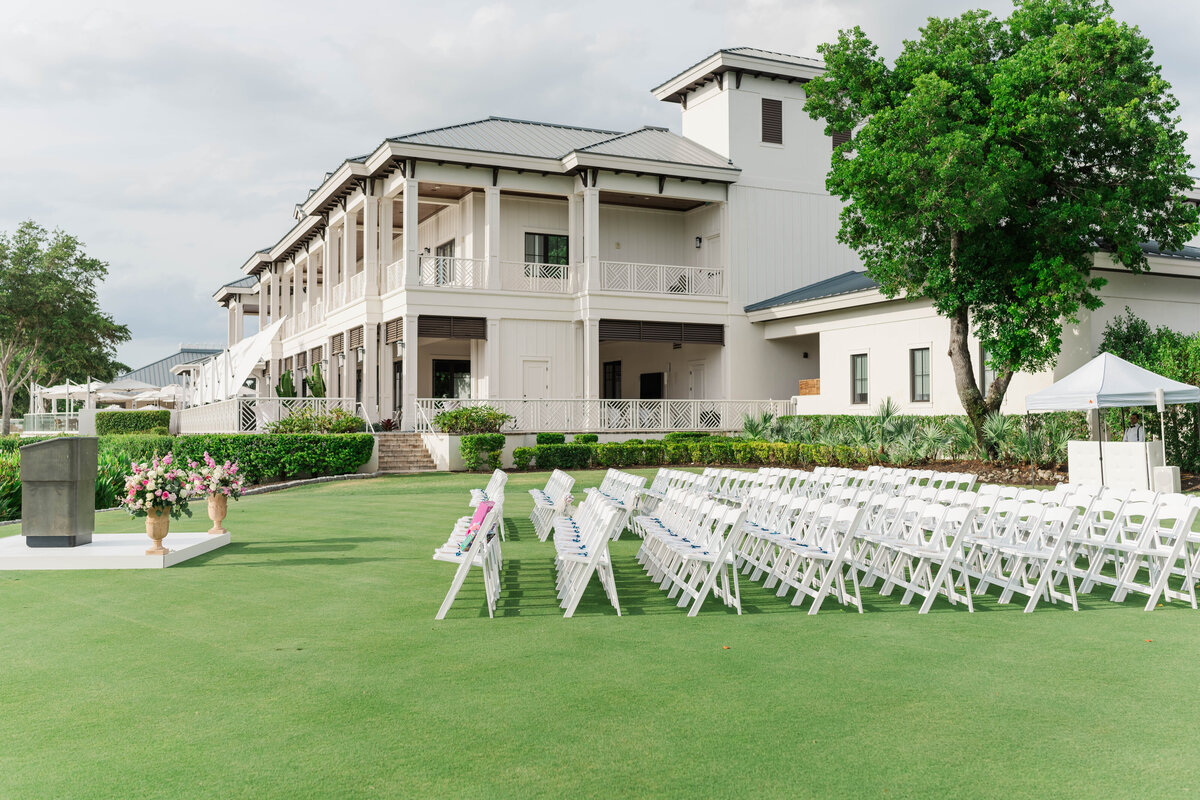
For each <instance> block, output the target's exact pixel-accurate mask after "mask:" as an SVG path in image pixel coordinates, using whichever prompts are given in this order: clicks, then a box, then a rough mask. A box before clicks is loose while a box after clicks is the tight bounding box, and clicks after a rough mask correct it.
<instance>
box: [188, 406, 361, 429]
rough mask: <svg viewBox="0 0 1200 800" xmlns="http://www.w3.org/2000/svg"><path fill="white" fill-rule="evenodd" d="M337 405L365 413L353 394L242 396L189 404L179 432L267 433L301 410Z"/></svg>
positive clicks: (325, 409) (326, 409) (320, 411)
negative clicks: (275, 425) (274, 424)
mask: <svg viewBox="0 0 1200 800" xmlns="http://www.w3.org/2000/svg"><path fill="white" fill-rule="evenodd" d="M335 408H340V409H342V410H343V411H349V412H350V413H355V412H356V411H358V413H359V416H362V415H363V412H362V409H361V406H360V405H359V403H358V402H357V401H355V399H354V398H353V397H241V398H237V399H234V400H221V401H220V402H217V403H205V404H204V405H199V406H190V407H188V408H185V409H183V411H181V412H180V414H179V431H180V433H264V432H265V431H266V430H267V427H268V426H269V425H270V424H271V423H272V422H278V421H279V420H282V419H285V418H287V417H290V416H291V415H292V414H295V413H296V412H298V411H312V412H314V413H317V414H326V413H328V412H330V411H332V410H333V409H335Z"/></svg>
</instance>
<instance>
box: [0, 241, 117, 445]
mask: <svg viewBox="0 0 1200 800" xmlns="http://www.w3.org/2000/svg"><path fill="white" fill-rule="evenodd" d="M107 274H108V265H107V264H105V263H104V262H103V261H100V260H99V259H96V258H93V257H91V256H89V255H87V253H85V252H84V248H83V243H82V242H80V241H79V240H78V239H76V238H75V237H74V236H70V235H68V234H66V233H64V232H62V231H59V230H56V231H54V232H49V231H47V230H46V229H45V228H43V227H41V226H40V225H37V224H36V223H34V222H24V223H22V224H21V225H20V227H18V228H17V231H16V233H14V234H12V235H11V236H10V235H8V234H4V233H0V434H4V435H7V434H8V433H9V430H10V420H11V417H12V413H13V401H14V398H15V397H16V394H17V392H18V390H20V389H21V388H22V387H24V386H25V385H26V384H27V383H28V382H29V381H30V380H37V381H39V382H41V383H44V384H49V383H57V382H59V381H62V380H65V379H68V378H70V379H72V380H83V379H86V378H87V377H89V376H90V377H94V378H100V379H108V378H111V377H112V374H113V372H114V370H115V369H116V368H117V367H118V366H120V365H119V364H117V362H116V361H115V360H114V354H115V348H116V346H117V345H118V344H120V343H121V342H126V341H128V340H129V329H128V328H127V327H125V326H124V325H118V324H117V323H116V322H115V321H114V320H113V318H112V317H111V316H109V315H108V314H105V313H104V312H103V311H101V310H100V306H99V303H98V301H97V299H96V286H97V284H98V283H99V282H100V281H102V280H103V279H104V278H105V276H106V275H107Z"/></svg>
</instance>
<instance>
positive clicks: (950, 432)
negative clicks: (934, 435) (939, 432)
mask: <svg viewBox="0 0 1200 800" xmlns="http://www.w3.org/2000/svg"><path fill="white" fill-rule="evenodd" d="M946 435H947V436H948V437H949V440H950V442H949V450H950V455H951V456H954V457H958V456H965V455H970V454H973V453H974V452H975V451H976V450H977V448H978V444H977V442H976V440H975V429H974V428H972V427H971V423H970V421H969V420H968V419H967V418H966V417H951V418H950V419H948V420H946Z"/></svg>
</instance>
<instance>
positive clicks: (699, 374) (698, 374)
mask: <svg viewBox="0 0 1200 800" xmlns="http://www.w3.org/2000/svg"><path fill="white" fill-rule="evenodd" d="M688 397H690V398H692V399H693V400H704V399H705V395H704V364H702V363H698V364H692V365H691V366H690V367H689V368H688Z"/></svg>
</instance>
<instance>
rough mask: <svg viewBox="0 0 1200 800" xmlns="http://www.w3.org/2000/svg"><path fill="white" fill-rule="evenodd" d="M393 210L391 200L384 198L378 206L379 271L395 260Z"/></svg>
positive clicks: (393, 206)
mask: <svg viewBox="0 0 1200 800" xmlns="http://www.w3.org/2000/svg"><path fill="white" fill-rule="evenodd" d="M394 210H395V204H394V202H393V198H391V197H384V198H383V200H382V201H381V202H380V205H379V266H380V269H387V268H388V267H389V266H391V263H392V262H393V261H395V260H396V257H395V256H394V255H392V237H393V236H395V233H396V231H395V228H394V225H393V222H394V220H393V219H392V212H393V211H394ZM386 288H388V289H393V288H395V287H393V286H387V287H386Z"/></svg>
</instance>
